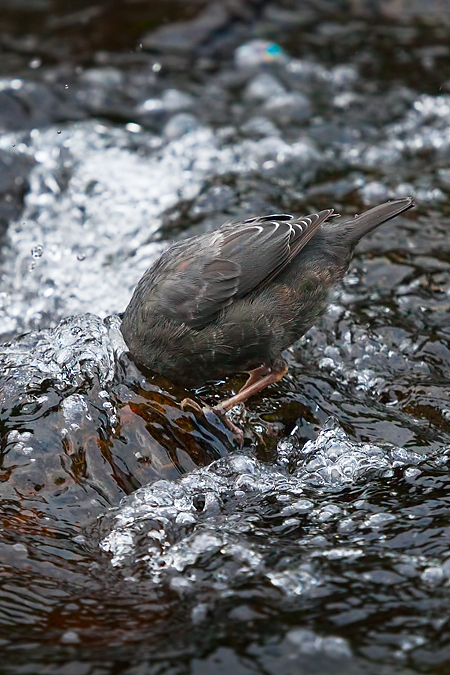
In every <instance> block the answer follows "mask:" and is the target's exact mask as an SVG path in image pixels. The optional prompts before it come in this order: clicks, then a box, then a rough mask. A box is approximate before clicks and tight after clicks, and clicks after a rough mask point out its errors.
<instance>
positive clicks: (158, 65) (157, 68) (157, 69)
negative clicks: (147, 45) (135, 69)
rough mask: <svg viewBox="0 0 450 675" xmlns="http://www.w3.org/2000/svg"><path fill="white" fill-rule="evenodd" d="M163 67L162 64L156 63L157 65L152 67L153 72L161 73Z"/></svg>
mask: <svg viewBox="0 0 450 675" xmlns="http://www.w3.org/2000/svg"><path fill="white" fill-rule="evenodd" d="M161 67H162V66H161V64H160V63H158V62H157V61H156V63H154V64H153V65H152V70H153V72H154V73H159V71H160V70H161Z"/></svg>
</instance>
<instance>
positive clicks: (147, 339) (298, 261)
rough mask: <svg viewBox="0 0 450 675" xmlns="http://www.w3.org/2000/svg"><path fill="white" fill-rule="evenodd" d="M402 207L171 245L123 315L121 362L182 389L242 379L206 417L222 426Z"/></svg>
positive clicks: (281, 368)
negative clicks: (125, 359) (127, 357)
mask: <svg viewBox="0 0 450 675" xmlns="http://www.w3.org/2000/svg"><path fill="white" fill-rule="evenodd" d="M412 206H414V202H413V200H412V199H411V198H409V197H408V198H405V199H398V200H397V201H392V202H387V203H385V204H381V205H380V206H376V207H375V208H373V209H370V210H369V211H366V212H365V213H362V214H361V215H359V216H355V217H354V218H353V219H351V220H347V221H345V222H336V221H335V220H334V218H333V219H332V217H333V216H334V215H335V214H334V212H333V209H328V210H326V211H320V212H319V213H313V214H311V215H309V216H304V217H303V218H294V217H293V216H290V215H286V214H275V215H269V216H262V217H258V218H250V219H249V220H245V221H243V222H238V223H225V225H222V227H220V228H219V229H217V230H215V231H212V232H207V233H205V234H201V235H199V236H196V237H192V238H190V239H186V240H185V241H181V242H178V243H176V244H173V245H172V246H170V247H169V248H168V249H167V250H166V251H165V252H164V253H163V255H162V256H161V257H160V258H159V260H157V261H156V262H155V264H154V265H152V267H150V269H148V270H147V272H146V273H145V274H144V276H143V277H142V279H141V280H140V281H139V283H138V285H137V287H136V290H135V291H134V294H133V297H132V298H131V302H130V304H129V305H128V307H127V308H126V310H125V313H124V315H123V321H122V333H123V336H124V339H125V342H126V343H127V345H128V348H129V350H130V352H131V355H132V356H133V358H134V359H135V360H136V361H137V362H138V363H140V364H142V365H144V366H146V367H147V368H150V369H151V370H154V371H156V372H158V373H160V374H162V375H164V376H165V377H166V378H168V379H169V380H171V381H173V382H175V383H179V384H181V385H183V386H185V387H188V388H195V387H199V386H201V385H203V384H204V383H205V382H207V381H208V380H218V379H222V378H223V377H225V376H227V375H232V374H233V373H237V372H247V373H248V374H249V378H248V380H247V382H246V383H245V384H244V386H243V387H242V389H241V390H240V391H239V392H238V393H237V394H236V395H235V396H232V397H231V398H229V399H227V400H226V401H223V402H222V403H220V404H219V405H217V406H216V407H215V408H214V409H213V410H214V411H215V412H217V413H219V414H221V415H222V416H223V415H224V413H226V412H227V411H228V410H230V409H231V408H232V407H233V406H234V405H236V404H238V403H241V402H243V401H245V400H246V399H247V398H248V397H249V396H252V395H253V394H255V393H257V392H259V391H261V390H262V389H264V388H265V387H267V385H269V384H271V383H273V382H277V381H278V380H280V379H281V378H282V377H283V376H284V375H285V374H286V372H287V369H288V366H287V363H286V361H285V359H284V358H283V356H282V352H283V350H285V349H286V348H287V347H289V346H290V345H292V344H293V343H294V342H295V341H296V340H298V338H300V337H301V336H302V335H303V334H304V333H305V332H306V331H307V330H308V329H309V328H310V327H311V326H313V325H314V324H315V323H316V321H317V319H318V318H319V317H320V316H321V314H323V313H324V311H325V309H326V307H327V303H328V296H329V292H330V290H331V288H332V287H333V286H334V285H335V284H336V282H338V281H340V280H341V279H342V278H343V276H344V274H345V272H346V271H347V269H348V266H349V263H350V259H351V256H352V253H353V250H354V248H355V246H356V244H357V243H358V242H359V240H360V239H361V238H362V237H363V236H364V235H366V234H368V233H369V232H371V231H372V230H374V229H375V228H377V227H378V226H379V225H381V224H382V223H385V222H386V221H387V220H390V219H391V218H394V217H395V216H397V215H399V214H400V213H402V212H403V211H406V210H407V209H410V208H411V207H412Z"/></svg>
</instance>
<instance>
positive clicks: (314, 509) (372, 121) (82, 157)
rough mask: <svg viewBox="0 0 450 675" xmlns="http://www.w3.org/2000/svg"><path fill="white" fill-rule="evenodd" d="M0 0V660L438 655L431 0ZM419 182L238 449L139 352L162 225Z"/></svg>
mask: <svg viewBox="0 0 450 675" xmlns="http://www.w3.org/2000/svg"><path fill="white" fill-rule="evenodd" d="M0 7H1V8H2V12H1V17H0V48H1V52H0V72H1V78H2V79H1V80H0V127H1V130H2V133H1V135H0V223H1V227H2V232H3V236H2V253H1V266H2V278H1V280H0V333H1V335H2V345H1V348H0V362H1V370H0V390H1V394H0V400H1V411H0V452H1V464H0V478H1V486H0V491H1V496H2V500H1V505H0V517H1V531H0V645H1V647H2V666H1V667H0V671H1V672H5V673H14V674H17V675H18V674H19V673H20V674H22V673H49V674H53V673H55V674H56V673H58V674H59V673H61V674H64V675H65V674H67V675H68V674H71V675H72V674H75V675H78V674H80V675H84V674H85V673H86V675H91V674H92V675H93V674H97V673H99V674H100V673H127V674H129V675H135V674H136V675H137V674H139V675H141V674H144V673H145V674H147V673H148V674H152V675H153V674H155V675H156V674H162V673H164V674H167V675H169V674H170V675H178V674H180V675H182V674H185V673H186V674H187V673H193V674H195V675H204V674H206V673H208V674H209V673H211V674H212V673H224V674H225V673H227V674H228V673H235V674H236V675H244V674H245V675H247V674H248V675H250V674H251V673H265V674H271V673H274V674H275V673H276V674H277V675H288V674H290V675H294V674H297V673H304V674H305V675H306V674H308V675H310V674H313V673H317V674H321V675H322V674H325V673H330V672H335V673H346V674H348V673H350V674H353V673H354V674H355V675H356V674H360V673H374V674H377V675H378V674H379V673H381V674H386V675H392V674H394V673H399V674H402V675H407V674H412V673H433V674H436V675H437V674H443V673H446V672H447V671H448V668H449V663H450V629H449V614H448V606H449V601H450V531H449V524H448V521H449V518H448V513H449V508H450V505H449V503H448V502H449V498H448V482H449V478H448V464H449V461H450V459H449V458H450V401H449V390H448V382H449V374H450V328H449V320H448V319H449V307H450V278H449V269H450V246H449V218H450V209H449V195H450V133H449V129H450V47H449V46H448V45H449V44H450V42H449V37H450V23H449V17H450V8H449V7H448V5H447V3H445V2H444V3H434V2H429V3H423V4H422V5H421V3H419V2H418V3H416V4H414V3H407V2H405V3H402V2H396V3H389V2H388V3H380V5H379V6H378V4H377V3H372V4H370V3H364V2H352V3H350V4H349V5H347V4H346V3H344V2H342V3H340V2H338V3H334V2H333V3H315V2H313V1H311V2H310V3H299V2H298V3H297V2H295V1H294V0H292V2H283V3H275V4H271V3H270V2H267V3H265V2H257V1H255V2H236V3H232V2H230V3H226V2H224V3H216V4H215V5H214V4H212V5H210V4H208V3H206V2H200V1H199V2H172V1H169V0H167V1H166V2H163V1H161V2H151V3H150V2H139V1H138V0H135V1H132V0H122V2H119V1H116V2H109V3H106V2H104V3H102V2H100V3H97V4H92V3H90V2H72V3H68V2H57V1H56V0H53V2H51V1H50V0H20V2H19V1H18V0H16V1H15V2H5V1H3V3H2V4H1V5H0ZM255 40H259V42H255ZM406 195H411V196H413V197H414V198H415V200H416V208H415V209H414V211H410V212H408V213H407V214H406V215H405V216H403V217H400V218H397V219H396V220H395V221H392V222H390V223H388V224H386V225H385V226H383V227H382V228H380V229H379V230H378V231H376V232H375V233H373V234H372V235H371V236H370V237H367V238H366V239H365V240H364V241H363V242H361V244H360V246H359V247H358V251H357V253H356V256H355V259H354V261H353V263H352V266H351V269H350V271H349V273H348V275H347V277H346V279H345V280H344V283H343V284H342V286H341V287H340V288H338V289H336V291H335V293H334V294H333V296H332V298H331V304H330V309H329V312H328V313H327V315H326V316H325V317H323V319H322V320H321V321H320V323H319V324H318V325H317V326H316V327H314V328H313V329H311V330H310V331H309V332H308V334H307V335H306V336H305V337H304V338H302V340H300V341H299V342H298V343H297V344H296V345H294V346H293V348H292V349H291V350H289V352H288V353H287V359H288V361H289V364H290V369H289V374H288V375H287V376H286V377H285V378H284V379H283V380H282V381H281V382H280V383H279V384H277V385H274V386H273V387H271V388H270V389H269V390H268V391H266V392H264V395H263V396H259V397H255V398H254V399H253V400H251V401H249V403H248V405H247V408H246V410H237V411H235V412H234V413H233V414H234V418H233V419H234V420H235V421H236V422H237V423H239V424H240V425H241V426H242V428H243V429H244V431H245V445H244V448H243V449H242V450H241V449H239V448H237V447H236V444H235V442H234V440H233V437H232V435H231V434H230V432H229V430H228V429H227V428H226V427H224V425H223V423H222V422H221V421H220V420H219V419H218V418H216V417H215V416H214V415H212V414H211V415H208V416H206V417H205V416H204V415H202V414H201V413H198V412H196V411H194V410H183V409H182V408H181V406H180V401H181V400H182V399H183V398H184V396H185V395H186V392H184V391H183V390H180V389H179V388H177V387H175V386H174V385H172V384H171V383H170V382H168V381H166V380H165V379H164V378H161V377H156V376H155V375H153V374H152V373H149V372H140V371H139V370H138V369H137V368H136V366H135V365H134V364H133V363H132V362H131V361H130V359H129V358H128V356H127V355H126V354H125V352H124V344H123V342H122V339H121V334H120V330H119V326H120V319H119V317H118V316H117V313H120V312H121V311H123V309H124V308H125V306H126V304H127V302H128V300H129V298H130V295H131V292H132V289H133V287H134V285H135V283H136V282H137V281H138V279H139V278H140V276H141V275H142V273H143V272H144V271H145V269H146V268H147V267H148V266H149V265H150V264H151V262H152V261H153V260H155V259H156V257H157V256H158V255H159V253H160V251H161V250H162V248H163V247H164V245H165V242H166V241H169V240H171V239H174V238H175V239H176V238H180V237H185V236H188V235H190V234H194V233H198V232H201V231H205V230H206V229H209V228H213V227H216V226H217V225H219V224H220V223H222V222H223V221H224V220H226V219H230V218H236V217H242V216H244V215H245V216H246V217H249V216H250V215H254V214H258V213H259V214H261V213H264V212H266V213H267V212H269V213H270V212H277V211H278V212H280V211H281V212H293V213H297V214H300V213H309V212H311V211H315V210H318V209H321V208H329V207H333V208H335V209H336V211H338V212H340V213H342V214H343V215H351V214H354V213H357V212H360V211H361V210H362V209H364V208H369V207H370V206H371V205H373V204H376V203H379V202H381V201H384V200H387V199H390V198H394V197H402V196H406ZM241 383H242V377H241V376H239V375H237V376H236V377H235V378H233V379H231V380H229V381H226V382H222V383H218V384H211V385H207V386H206V387H204V388H203V389H202V390H199V391H198V392H195V393H192V392H190V393H189V394H190V396H197V400H198V401H199V402H202V401H206V402H209V403H212V402H214V401H216V400H219V399H220V398H222V397H225V396H227V395H229V393H230V392H232V391H235V390H237V388H238V387H239V386H240V384H241ZM121 500H122V501H121Z"/></svg>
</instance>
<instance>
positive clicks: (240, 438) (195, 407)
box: [180, 398, 244, 448]
mask: <svg viewBox="0 0 450 675" xmlns="http://www.w3.org/2000/svg"><path fill="white" fill-rule="evenodd" d="M180 406H181V409H182V410H184V411H185V412H193V413H200V414H202V415H205V417H209V416H210V414H211V413H214V415H216V416H217V417H220V419H221V420H222V422H224V424H226V426H227V427H228V429H229V430H230V431H231V432H232V433H233V434H234V436H235V437H236V440H237V442H238V444H239V447H240V448H242V446H243V444H244V432H243V431H242V429H240V428H239V427H238V426H236V424H233V422H232V421H231V420H230V418H229V417H227V415H226V413H225V411H224V410H221V409H220V407H219V406H217V407H215V408H211V407H210V406H208V405H205V406H203V407H202V406H200V405H199V404H198V403H197V402H196V401H193V400H192V399H191V398H184V399H183V400H182V401H181V404H180Z"/></svg>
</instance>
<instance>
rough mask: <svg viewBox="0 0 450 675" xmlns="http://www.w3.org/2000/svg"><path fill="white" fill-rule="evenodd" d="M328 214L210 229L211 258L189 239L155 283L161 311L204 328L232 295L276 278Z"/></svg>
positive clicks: (271, 218)
mask: <svg viewBox="0 0 450 675" xmlns="http://www.w3.org/2000/svg"><path fill="white" fill-rule="evenodd" d="M332 215H333V210H332V209H329V210H326V211H320V213H313V214H311V215H309V216H305V217H304V218H293V216H289V215H285V214H276V215H271V216H264V217H262V218H252V219H250V220H246V221H244V222H243V223H236V224H227V225H225V226H223V227H222V228H220V229H219V230H217V231H216V233H214V237H215V238H214V243H215V245H214V246H211V247H210V250H211V253H210V254H209V256H208V250H209V249H208V246H202V242H201V240H199V241H198V246H197V249H195V246H196V240H193V241H192V243H191V247H190V250H189V252H187V255H183V254H181V253H180V254H178V256H176V257H177V260H176V261H174V260H172V263H174V262H175V265H173V264H171V265H170V267H171V272H170V274H167V271H168V268H167V267H166V270H165V273H164V274H161V275H160V277H159V279H158V281H157V289H158V290H157V295H158V304H159V306H160V311H162V313H163V314H164V315H165V316H167V317H169V318H171V319H175V320H176V321H179V322H180V323H185V324H187V325H188V326H190V327H192V328H197V329H200V328H203V327H205V326H206V325H208V324H209V323H210V322H211V321H213V320H214V319H215V317H216V315H217V314H218V313H219V312H220V311H221V310H222V309H224V308H225V307H227V306H228V305H230V304H231V303H232V302H233V301H234V300H235V299H237V298H242V297H244V296H245V295H247V294H248V293H250V292H251V291H253V290H255V289H256V288H257V287H258V286H263V285H265V284H266V283H267V282H269V281H271V280H272V279H274V278H275V277H276V276H277V275H278V274H279V273H280V272H281V271H282V270H283V269H284V267H286V265H288V264H289V263H290V261H291V260H292V259H293V258H294V257H295V256H296V255H297V253H298V252H299V251H300V250H301V249H302V248H303V247H304V246H305V244H307V243H308V241H309V240H310V239H311V237H312V236H313V234H314V232H315V231H316V230H317V229H318V228H319V227H320V225H321V224H322V223H323V222H324V221H325V220H327V218H329V217H330V216H332ZM208 236H212V235H208ZM193 247H194V248H193ZM168 260H169V258H168Z"/></svg>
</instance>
